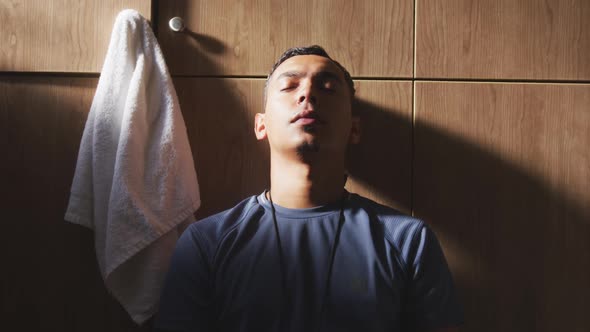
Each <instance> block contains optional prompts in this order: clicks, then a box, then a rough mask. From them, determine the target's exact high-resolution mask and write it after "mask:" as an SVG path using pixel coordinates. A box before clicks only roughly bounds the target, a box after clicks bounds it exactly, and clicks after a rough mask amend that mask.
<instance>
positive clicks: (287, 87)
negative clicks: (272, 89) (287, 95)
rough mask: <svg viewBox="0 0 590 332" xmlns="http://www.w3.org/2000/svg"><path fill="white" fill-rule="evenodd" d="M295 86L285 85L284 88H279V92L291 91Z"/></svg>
mask: <svg viewBox="0 0 590 332" xmlns="http://www.w3.org/2000/svg"><path fill="white" fill-rule="evenodd" d="M296 87H297V86H296V85H287V86H286V87H284V88H281V91H284V92H287V91H291V90H293V89H295V88H296Z"/></svg>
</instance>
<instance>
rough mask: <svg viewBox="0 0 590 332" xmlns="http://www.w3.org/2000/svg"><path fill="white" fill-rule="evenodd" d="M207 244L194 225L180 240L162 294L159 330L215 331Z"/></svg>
mask: <svg viewBox="0 0 590 332" xmlns="http://www.w3.org/2000/svg"><path fill="white" fill-rule="evenodd" d="M204 243H205V242H203V239H202V236H200V233H199V232H198V230H197V229H196V228H194V227H189V228H187V230H186V231H185V232H184V233H183V234H182V236H181V237H180V238H179V239H178V242H177V244H176V249H175V250H174V253H173V255H172V259H171V263H170V269H169V271H168V274H167V276H166V280H165V282H164V287H163V289H162V294H161V297H160V308H159V311H158V314H157V315H156V319H155V323H154V328H155V330H156V331H159V330H162V331H191V332H192V331H212V327H213V322H212V317H214V315H213V310H214V309H213V301H212V287H211V280H210V266H209V264H208V259H207V255H206V251H205V250H203V249H204V247H205V245H204Z"/></svg>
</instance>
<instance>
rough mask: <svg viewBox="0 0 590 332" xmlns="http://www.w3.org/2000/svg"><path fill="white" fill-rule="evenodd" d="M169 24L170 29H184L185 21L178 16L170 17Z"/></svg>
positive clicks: (176, 30) (178, 30) (177, 30)
mask: <svg viewBox="0 0 590 332" xmlns="http://www.w3.org/2000/svg"><path fill="white" fill-rule="evenodd" d="M168 25H169V26H170V29H171V30H172V31H175V32H180V31H182V30H184V21H183V20H182V19H181V18H180V17H178V16H176V17H173V18H172V19H170V21H168Z"/></svg>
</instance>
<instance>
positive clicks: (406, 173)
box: [346, 80, 412, 213]
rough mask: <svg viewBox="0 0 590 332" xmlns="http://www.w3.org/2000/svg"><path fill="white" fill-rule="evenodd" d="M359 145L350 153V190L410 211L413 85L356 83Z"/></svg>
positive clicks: (391, 82) (372, 82)
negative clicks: (359, 126)
mask: <svg viewBox="0 0 590 332" xmlns="http://www.w3.org/2000/svg"><path fill="white" fill-rule="evenodd" d="M355 86H356V89H357V94H356V96H357V100H356V105H355V107H356V108H357V109H358V113H359V115H360V117H361V141H360V143H359V144H358V145H356V146H352V147H351V149H350V154H349V160H348V172H349V179H348V182H347V185H346V188H347V189H348V190H349V191H351V192H355V193H358V194H360V195H363V196H365V197H368V198H371V199H373V200H375V201H377V202H379V203H381V204H384V205H388V206H390V207H393V208H396V209H399V210H401V211H404V212H406V213H410V212H411V187H412V183H411V178H412V162H411V159H412V158H411V156H412V151H411V150H412V83H411V82H396V81H367V80H357V81H355Z"/></svg>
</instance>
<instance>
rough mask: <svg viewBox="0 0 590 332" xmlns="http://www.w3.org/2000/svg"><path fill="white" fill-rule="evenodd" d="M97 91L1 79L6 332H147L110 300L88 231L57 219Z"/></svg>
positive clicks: (92, 82) (72, 82) (90, 85)
mask: <svg viewBox="0 0 590 332" xmlns="http://www.w3.org/2000/svg"><path fill="white" fill-rule="evenodd" d="M97 82H98V80H97V79H96V78H60V77H42V76H37V77H23V76H6V75H4V76H2V77H0V130H1V132H2V141H3V142H2V145H1V146H0V147H1V149H2V150H1V153H2V156H3V158H2V172H3V180H2V191H1V192H2V194H1V198H2V220H3V221H5V223H4V226H3V227H4V228H3V230H2V232H0V243H1V247H0V249H1V253H2V254H1V255H2V256H1V257H2V262H3V266H4V267H5V268H3V269H2V277H1V283H0V285H1V287H2V296H1V297H0V312H1V314H2V320H3V324H4V326H7V328H6V329H8V330H13V331H66V332H70V331H71V332H74V331H131V330H136V331H148V325H145V326H144V327H142V328H137V327H135V324H134V323H133V322H132V321H131V319H130V318H129V317H128V316H127V314H126V313H125V311H124V310H123V308H122V307H121V306H120V305H119V304H118V303H117V302H116V301H115V300H114V299H113V298H112V297H111V296H110V295H109V294H108V293H107V291H106V289H105V287H104V285H103V282H102V278H101V277H100V273H99V271H98V265H97V262H96V258H95V257H96V256H95V253H94V241H93V233H92V231H90V230H88V229H86V228H83V227H81V226H78V225H74V224H71V223H68V222H65V221H64V219H63V218H64V214H65V210H66V206H67V202H68V198H69V191H70V185H71V183H72V179H73V176H74V168H75V165H76V158H77V155H78V147H79V144H80V139H81V137H82V131H83V129H84V124H85V121H86V117H87V113H88V110H89V109H90V103H91V101H92V98H93V96H94V92H95V87H96V84H97ZM11 327H12V328H11Z"/></svg>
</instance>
